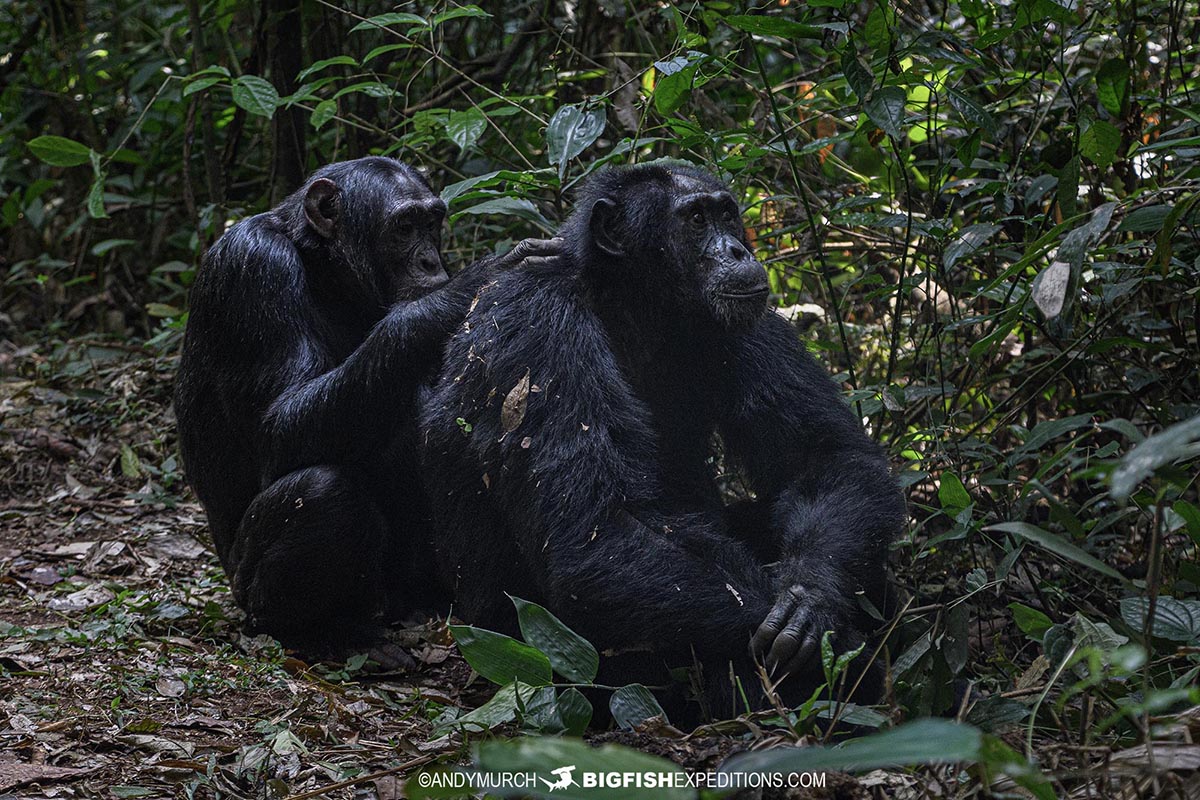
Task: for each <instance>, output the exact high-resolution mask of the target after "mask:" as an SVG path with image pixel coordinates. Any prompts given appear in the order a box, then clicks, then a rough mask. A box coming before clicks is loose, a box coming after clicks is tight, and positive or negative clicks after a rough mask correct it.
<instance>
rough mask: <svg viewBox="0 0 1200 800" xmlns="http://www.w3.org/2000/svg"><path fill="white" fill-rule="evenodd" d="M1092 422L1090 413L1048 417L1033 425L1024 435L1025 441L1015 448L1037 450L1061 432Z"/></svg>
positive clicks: (1084, 426)
mask: <svg viewBox="0 0 1200 800" xmlns="http://www.w3.org/2000/svg"><path fill="white" fill-rule="evenodd" d="M1091 424H1092V415H1091V414H1076V415H1075V416H1073V417H1063V418H1062V419H1048V420H1045V421H1043V422H1039V423H1038V424H1037V425H1034V426H1033V430H1031V431H1030V432H1029V435H1028V436H1026V437H1025V441H1024V442H1022V443H1021V446H1020V447H1018V448H1017V451H1018V452H1021V451H1025V452H1028V451H1031V450H1037V449H1039V448H1040V447H1041V446H1042V445H1044V444H1046V443H1047V442H1051V441H1053V440H1055V439H1057V438H1058V437H1059V436H1062V435H1063V434H1066V433H1070V432H1071V431H1076V430H1079V429H1080V428H1086V427H1090V426H1091Z"/></svg>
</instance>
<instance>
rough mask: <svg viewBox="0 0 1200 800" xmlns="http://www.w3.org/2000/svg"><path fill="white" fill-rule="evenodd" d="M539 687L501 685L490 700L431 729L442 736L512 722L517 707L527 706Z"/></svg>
mask: <svg viewBox="0 0 1200 800" xmlns="http://www.w3.org/2000/svg"><path fill="white" fill-rule="evenodd" d="M538 691H540V687H536V686H529V685H528V684H524V683H521V682H520V681H516V682H514V683H510V684H509V685H508V686H503V687H501V688H500V689H498V690H497V691H496V694H495V695H494V696H493V697H492V699H491V700H488V701H487V702H486V703H484V704H483V705H481V706H480V707H479V708H477V709H475V710H473V711H471V712H470V713H467V714H463V715H462V716H461V717H458V718H457V719H451V720H446V721H445V722H442V723H440V724H439V725H438V726H437V727H436V728H434V730H433V735H434V736H444V735H445V734H447V733H449V732H450V731H455V730H459V729H465V730H467V731H479V730H484V731H490V730H491V729H492V728H494V727H496V726H497V725H503V724H505V723H507V722H512V721H514V720H515V719H516V718H517V711H518V709H519V708H524V707H527V706H528V705H529V703H530V701H532V700H533V697H534V695H535V694H537V692H538Z"/></svg>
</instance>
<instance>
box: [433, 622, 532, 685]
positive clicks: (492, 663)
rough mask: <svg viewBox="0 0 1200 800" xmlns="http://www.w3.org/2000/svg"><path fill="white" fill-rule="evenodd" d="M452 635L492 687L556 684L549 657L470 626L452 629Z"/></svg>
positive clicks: (499, 635) (463, 652) (502, 636)
mask: <svg viewBox="0 0 1200 800" xmlns="http://www.w3.org/2000/svg"><path fill="white" fill-rule="evenodd" d="M450 633H451V634H452V635H453V636H454V641H455V642H456V643H457V644H458V649H459V650H460V651H461V652H462V655H463V658H465V659H466V660H467V663H468V664H470V665H471V669H473V670H475V671H476V672H478V673H479V674H480V675H482V676H483V677H484V678H487V679H488V680H489V681H491V682H492V683H495V684H499V685H500V686H504V685H506V684H509V683H512V682H513V681H514V680H517V681H521V682H523V683H527V684H529V685H530V686H546V685H548V684H549V683H550V682H551V681H552V680H553V674H552V673H551V670H550V660H549V659H548V658H546V654H545V653H543V652H541V651H540V650H537V649H535V648H533V647H530V646H529V645H527V644H525V643H524V642H518V641H517V640H516V639H514V638H512V637H511V636H505V635H504V634H502V633H493V632H492V631H485V630H483V629H482V628H473V627H471V626H469V625H451V626H450Z"/></svg>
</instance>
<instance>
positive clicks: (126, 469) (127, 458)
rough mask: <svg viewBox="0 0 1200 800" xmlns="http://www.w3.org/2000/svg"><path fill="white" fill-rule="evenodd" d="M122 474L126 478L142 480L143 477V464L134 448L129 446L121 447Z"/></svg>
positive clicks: (123, 445)
mask: <svg viewBox="0 0 1200 800" xmlns="http://www.w3.org/2000/svg"><path fill="white" fill-rule="evenodd" d="M121 474H122V475H124V476H125V477H126V478H140V477H141V476H142V462H141V459H139V458H138V457H137V453H135V452H133V448H132V447H130V446H129V445H127V444H122V445H121Z"/></svg>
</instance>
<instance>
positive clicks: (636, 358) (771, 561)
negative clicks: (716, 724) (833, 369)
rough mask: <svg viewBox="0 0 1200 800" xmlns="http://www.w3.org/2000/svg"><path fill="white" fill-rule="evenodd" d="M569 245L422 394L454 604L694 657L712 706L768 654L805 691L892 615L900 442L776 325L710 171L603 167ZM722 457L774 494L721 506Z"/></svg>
mask: <svg viewBox="0 0 1200 800" xmlns="http://www.w3.org/2000/svg"><path fill="white" fill-rule="evenodd" d="M561 236H562V238H563V239H564V241H565V245H564V247H565V250H566V252H565V253H564V255H563V256H562V257H561V258H560V259H558V260H557V262H551V263H550V264H545V265H540V266H539V267H537V268H534V269H530V270H522V271H520V272H510V273H507V274H504V275H501V276H499V277H498V278H497V280H496V281H495V282H494V283H493V284H491V285H489V286H488V287H486V288H484V289H483V290H482V291H481V292H480V297H479V300H478V302H477V304H476V305H475V306H474V310H473V311H471V312H470V314H469V315H468V317H467V324H466V325H464V327H463V329H462V331H460V332H459V333H456V334H455V335H454V336H453V337H452V338H451V340H450V343H449V345H448V346H447V350H446V354H445V360H444V362H443V366H442V373H441V377H440V379H439V380H438V382H437V383H436V385H435V388H434V391H433V392H432V393H431V394H430V395H429V396H428V397H426V398H424V399H423V400H422V411H421V423H422V428H424V429H425V438H424V440H423V443H422V444H423V448H422V457H423V461H424V463H425V466H426V468H427V469H426V471H425V478H426V481H427V486H428V487H429V490H428V493H429V497H430V501H431V502H432V503H433V505H434V512H435V519H436V524H437V532H436V537H435V540H434V541H435V543H436V544H435V548H436V550H437V553H438V558H439V563H440V566H441V569H442V571H443V575H444V576H445V577H444V580H446V581H447V582H448V583H451V584H452V585H453V586H454V591H455V597H456V606H455V609H456V613H457V614H458V615H459V616H461V617H463V618H464V619H466V620H468V621H470V622H473V623H478V624H481V625H485V626H496V627H501V628H508V627H511V619H512V609H511V606H510V604H509V601H508V599H507V598H506V597H505V595H504V593H505V592H507V593H509V594H512V595H516V596H520V597H524V598H527V599H531V600H536V601H539V602H541V603H543V604H545V605H546V606H547V607H548V608H549V609H550V610H551V611H552V612H553V613H555V614H557V615H559V616H560V617H561V618H562V619H563V620H564V621H565V622H567V624H569V625H571V626H573V627H575V628H576V629H577V630H578V631H580V632H581V633H582V634H583V635H585V636H586V637H588V638H590V639H591V640H592V641H593V642H595V643H596V644H597V645H598V646H600V647H601V648H603V649H606V650H610V651H615V652H617V653H624V654H626V655H625V656H623V657H622V658H619V659H617V660H616V661H614V662H612V663H620V662H623V663H624V664H626V665H627V666H628V665H632V666H633V668H634V669H633V671H632V672H629V671H623V672H622V675H621V677H622V678H623V679H628V678H630V677H633V676H640V677H643V679H645V678H644V676H647V675H653V674H658V675H665V673H666V670H665V669H663V667H664V666H670V667H676V666H681V665H688V664H690V663H692V662H693V659H695V661H697V662H698V663H699V664H700V665H701V666H702V667H703V668H704V673H705V674H704V676H703V680H704V686H705V695H706V697H707V699H708V700H709V701H710V703H713V704H716V705H712V706H710V708H709V709H708V711H709V712H710V713H718V714H724V713H729V712H732V711H736V710H738V709H735V708H733V707H732V705H735V704H734V703H733V702H732V701H733V700H734V697H736V694H732V693H731V685H730V681H729V677H728V676H729V665H730V664H731V663H732V665H733V667H734V669H735V670H736V672H737V674H738V675H739V677H740V678H741V679H742V683H743V685H744V686H745V688H746V691H747V692H748V693H750V694H751V696H752V697H753V696H754V694H755V693H756V687H757V686H758V683H759V682H758V681H757V680H756V679H755V678H754V669H753V661H752V658H753V659H757V660H759V661H761V662H764V663H765V666H766V668H767V670H768V671H769V672H770V673H771V674H772V675H773V676H774V677H775V678H776V679H779V678H781V677H784V676H792V677H791V678H790V679H789V680H786V681H784V682H783V683H782V684H781V691H784V692H785V697H788V698H794V697H801V698H802V697H804V696H806V695H805V691H806V690H807V691H811V689H812V687H813V685H814V683H815V682H817V681H819V680H820V675H821V668H820V652H819V651H820V646H819V645H820V640H821V637H822V634H823V632H824V631H826V630H830V631H834V633H835V636H836V639H835V642H836V644H837V646H838V648H839V649H841V650H847V649H850V648H852V647H854V646H856V645H858V644H859V643H861V642H862V641H863V640H864V638H865V632H866V631H867V630H868V629H869V627H870V625H871V623H870V622H869V620H868V618H867V617H866V616H865V615H864V613H863V612H862V611H861V606H860V602H859V599H858V598H857V597H856V595H858V594H863V595H865V596H866V598H868V599H870V600H871V601H872V602H873V603H874V604H875V605H876V606H881V605H882V595H883V592H884V587H885V575H884V568H885V560H886V555H887V549H888V545H889V543H890V542H891V541H892V539H893V537H894V536H895V534H896V533H897V531H898V530H899V528H900V526H901V522H902V517H903V500H902V498H901V495H900V492H899V490H898V488H897V485H896V483H895V482H894V481H893V479H892V478H891V477H890V475H889V473H888V467H887V463H886V460H885V458H884V456H883V454H882V452H881V450H880V448H878V447H877V446H876V445H875V444H874V443H872V442H871V441H870V440H869V439H868V437H867V436H866V435H865V434H864V432H863V430H862V428H861V426H860V425H859V423H858V421H857V420H856V419H855V418H854V416H853V415H852V414H851V412H850V410H849V408H848V407H847V406H846V404H845V403H844V402H843V400H842V398H841V396H840V394H839V392H838V389H837V387H836V386H835V385H834V384H833V382H832V381H831V380H830V379H829V377H828V376H827V375H826V374H825V372H824V370H822V369H821V367H820V366H819V365H818V364H817V363H816V362H815V361H814V360H813V359H812V358H811V357H810V356H809V355H808V354H807V352H806V351H805V349H804V347H803V345H802V344H801V343H800V341H799V340H798V337H797V335H796V333H795V331H794V330H793V329H792V327H791V326H790V325H789V324H788V323H787V322H785V321H784V320H783V319H781V318H780V317H779V316H778V315H776V314H772V313H768V312H767V303H766V301H767V276H766V273H765V271H764V270H763V268H762V266H761V265H760V264H759V263H758V262H757V261H756V260H755V259H754V257H753V256H752V255H751V253H750V251H749V249H748V247H747V243H746V239H745V232H744V229H743V228H742V225H741V221H740V215H739V211H738V206H737V204H736V202H735V201H734V199H733V197H732V196H731V195H730V193H729V191H728V190H727V189H726V188H725V186H723V185H722V184H721V183H720V182H718V181H717V180H716V179H714V178H713V177H712V176H710V175H708V174H707V173H705V172H703V171H700V170H698V169H695V168H691V167H684V166H670V167H667V166H662V165H656V164H650V165H641V166H637V167H631V168H623V169H612V170H608V171H605V172H602V173H600V174H598V175H597V176H596V177H595V178H594V179H593V180H592V181H591V182H590V184H589V185H588V186H587V187H586V188H585V189H584V190H583V192H582V197H581V198H580V200H579V203H578V205H577V207H576V210H575V213H574V214H573V215H572V217H571V218H570V219H569V220H568V221H567V222H566V224H565V225H564V227H563V231H562V234H561ZM460 420H461V421H465V422H466V423H469V425H470V426H471V427H470V428H469V429H468V428H467V426H466V425H464V424H462V422H460ZM467 430H469V432H467V433H464V431H467ZM715 452H721V453H723V455H724V459H725V461H727V462H728V463H729V464H730V465H732V466H734V467H736V468H737V469H738V470H739V471H740V474H741V477H742V479H743V480H744V482H745V484H746V486H747V487H748V488H749V489H750V490H752V491H753V493H754V496H755V497H756V499H754V500H752V501H743V502H739V503H736V504H732V505H726V504H725V503H724V502H723V500H722V497H721V495H720V492H719V490H718V487H717V484H716V480H715V477H716V476H715V472H714V464H715V463H716V462H717V461H718V460H719V459H715V458H714V454H715ZM862 660H863V661H865V660H866V656H864V657H863V659H862ZM604 677H605V676H604V673H603V671H602V673H601V678H602V679H604ZM611 677H612V675H611V674H610V679H611ZM877 677H878V676H877V675H876V680H877ZM610 682H611V681H610ZM868 683H870V681H868ZM872 691H874V692H877V691H878V686H877V685H876V686H875V687H873V689H871V688H868V689H867V690H866V691H865V692H864V695H866V694H870V693H871V692H872ZM862 696H863V695H860V697H862Z"/></svg>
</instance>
